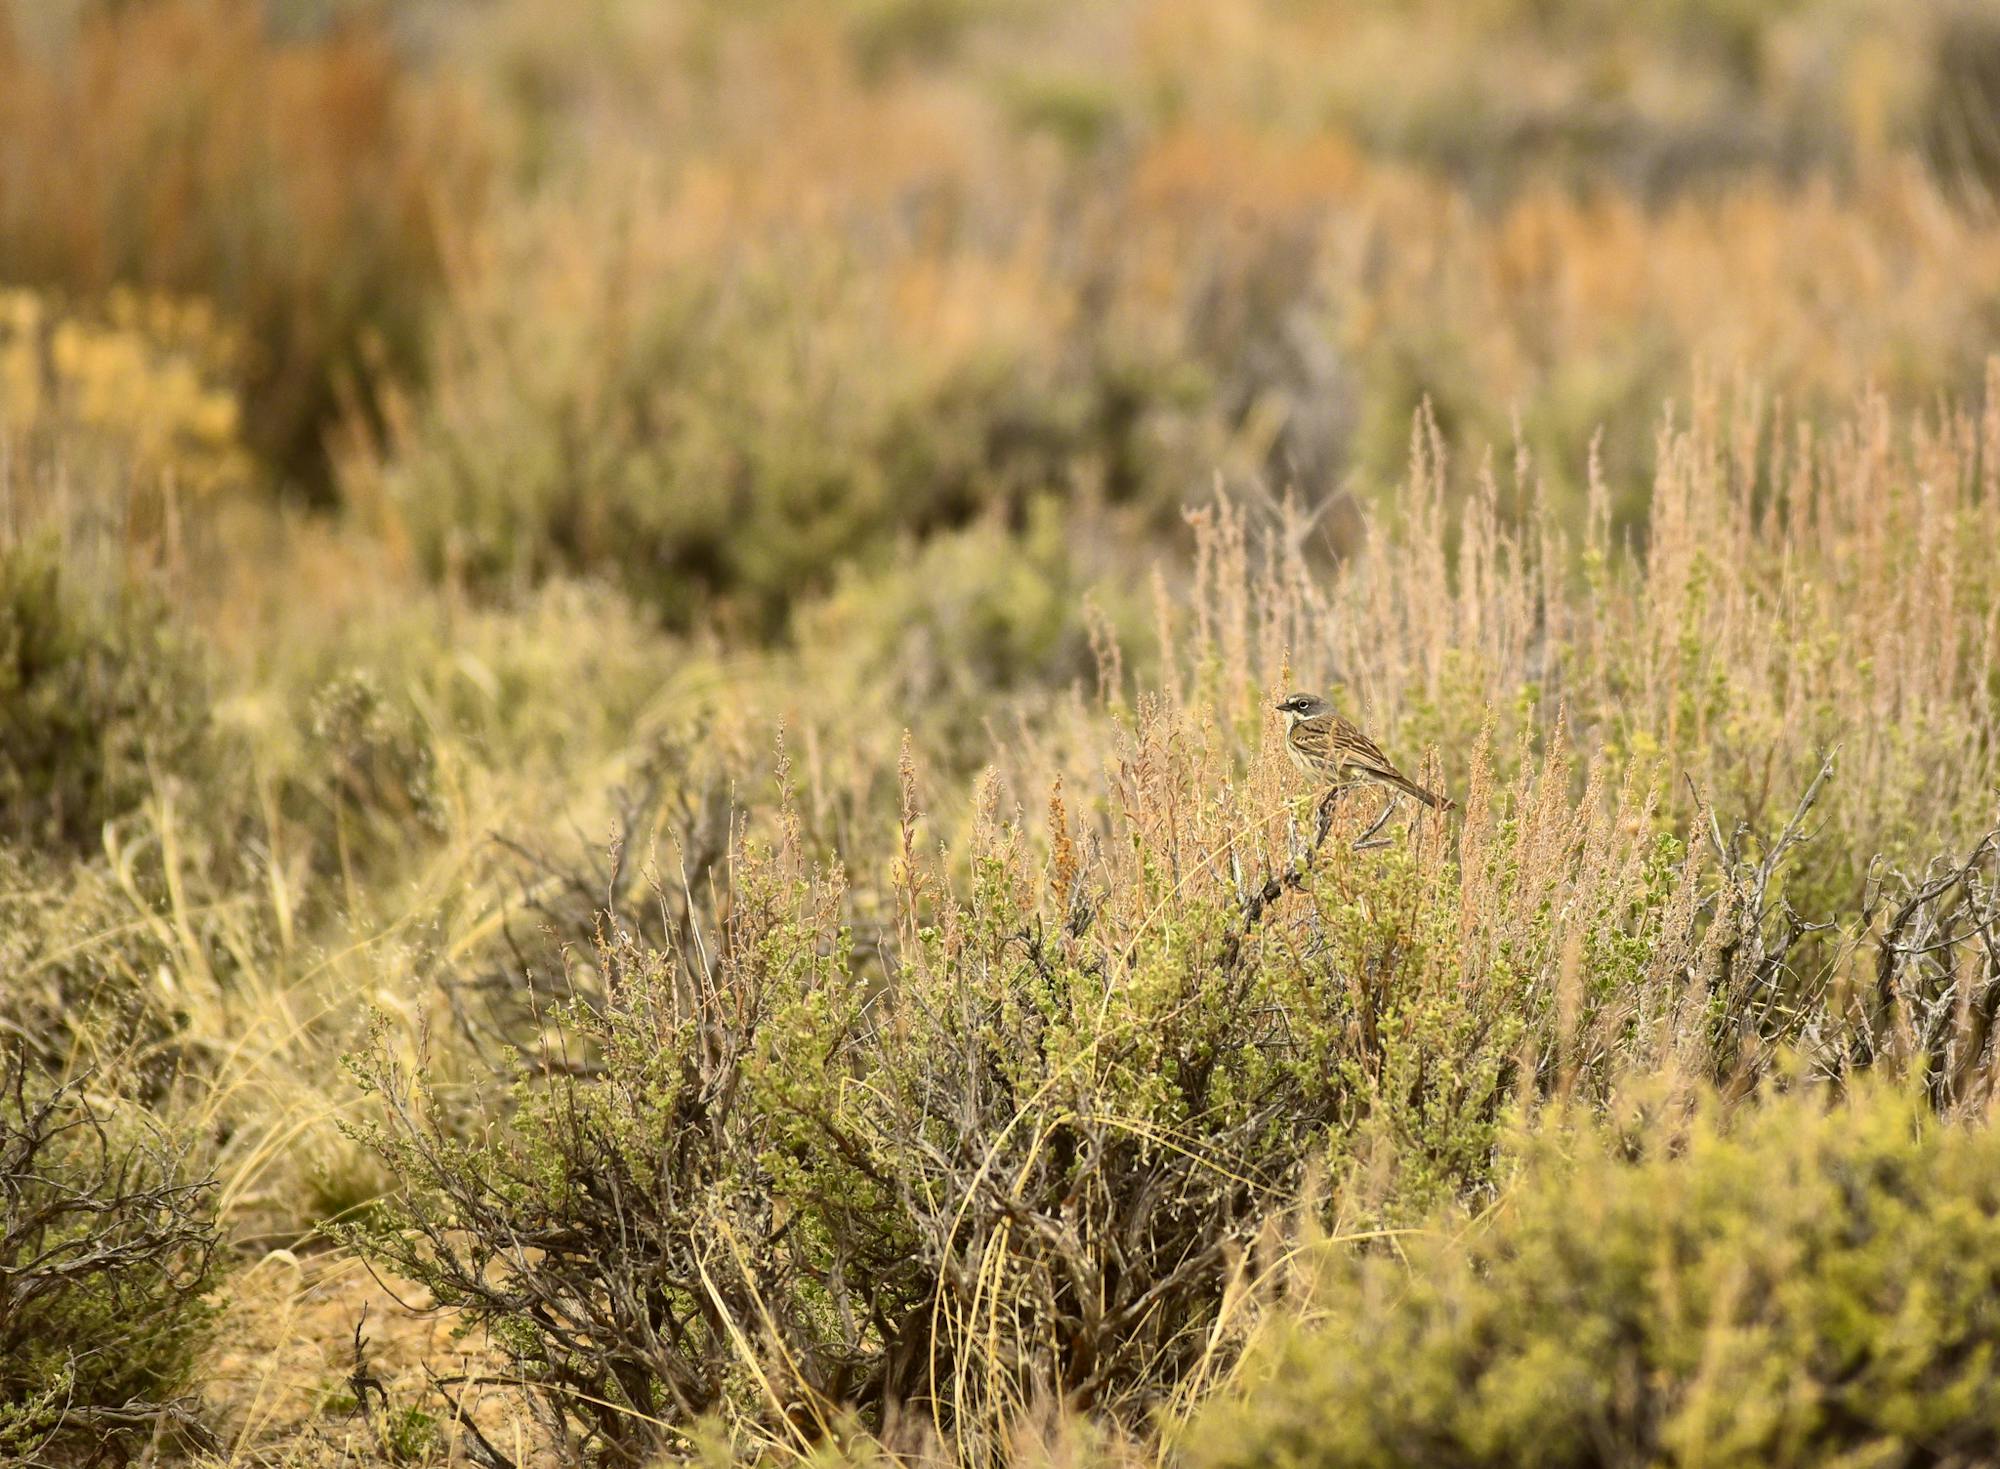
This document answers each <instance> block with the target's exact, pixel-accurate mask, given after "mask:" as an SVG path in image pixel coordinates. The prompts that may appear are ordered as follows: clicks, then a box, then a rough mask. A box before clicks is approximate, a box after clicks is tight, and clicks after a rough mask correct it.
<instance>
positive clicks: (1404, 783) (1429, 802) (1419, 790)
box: [1382, 770, 1458, 811]
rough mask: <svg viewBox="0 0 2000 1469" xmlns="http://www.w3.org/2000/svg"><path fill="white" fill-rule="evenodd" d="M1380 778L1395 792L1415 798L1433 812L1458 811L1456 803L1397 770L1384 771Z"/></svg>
mask: <svg viewBox="0 0 2000 1469" xmlns="http://www.w3.org/2000/svg"><path fill="white" fill-rule="evenodd" d="M1382 778H1383V779H1384V780H1386V781H1388V782H1389V784H1390V785H1392V786H1394V787H1395V788H1396V789H1397V790H1399V791H1403V792H1406V793H1407V794H1409V795H1412V796H1415V797H1416V798H1417V799H1418V800H1419V801H1422V802H1423V803H1424V804H1425V805H1426V806H1428V807H1430V808H1431V809H1432V810H1433V811H1456V810H1457V809H1458V802H1456V801H1454V800H1452V799H1451V798H1450V797H1449V796H1440V795H1439V794H1438V793H1437V792H1436V791H1433V790H1427V789H1425V788H1424V787H1423V786H1420V785H1418V784H1417V783H1416V782H1415V781H1413V780H1411V779H1410V778H1409V777H1408V776H1407V775H1404V774H1403V773H1402V772H1401V771H1399V770H1385V771H1383V772H1382Z"/></svg>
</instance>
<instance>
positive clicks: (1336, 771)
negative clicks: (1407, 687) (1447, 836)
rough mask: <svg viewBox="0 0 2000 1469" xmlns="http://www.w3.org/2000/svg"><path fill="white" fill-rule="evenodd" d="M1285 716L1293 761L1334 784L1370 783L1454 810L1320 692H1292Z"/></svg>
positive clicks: (1281, 705) (1281, 708)
mask: <svg viewBox="0 0 2000 1469" xmlns="http://www.w3.org/2000/svg"><path fill="white" fill-rule="evenodd" d="M1278 712H1279V713H1281V714H1283V715H1284V716H1285V748H1286V750H1288V751H1289V752H1290V753H1291V757H1292V763H1293V764H1294V765H1296V766H1298V767H1299V769H1301V770H1303V771H1304V772H1305V773H1306V774H1307V775H1308V776H1310V777H1312V779H1313V780H1315V781H1321V782H1324V783H1325V784H1327V785H1330V786H1343V785H1354V784H1357V783H1359V782H1362V781H1371V782H1373V783H1374V784H1376V785H1385V786H1389V787H1391V788H1393V789H1395V790H1399V791H1403V792H1405V793H1406V794H1408V795H1412V796H1415V797H1416V798H1417V799H1418V800H1419V801H1422V802H1423V803H1424V804H1425V805H1426V806H1432V807H1435V808H1436V809H1438V810H1440V811H1449V810H1451V809H1452V808H1453V805H1454V803H1453V802H1451V801H1448V800H1446V799H1445V798H1444V797H1443V796H1440V795H1438V794H1437V793H1436V792H1435V791H1427V790H1425V789H1424V788H1423V787H1422V786H1420V785H1418V784H1417V783H1416V782H1415V781H1413V780H1411V779H1410V778H1409V777H1408V776H1407V775H1405V774H1403V772H1402V771H1400V770H1398V769H1397V768H1396V766H1395V763H1394V762H1393V761H1391V760H1390V759H1389V757H1388V756H1387V755H1384V754H1383V753H1382V750H1381V747H1380V746H1378V745H1377V744H1376V743H1375V742H1374V741H1373V740H1371V739H1369V738H1368V736H1367V735H1365V734H1363V733H1362V732H1361V731H1360V730H1359V729H1357V728H1355V726H1354V725H1353V724H1352V723H1351V722H1350V721H1348V720H1346V719H1343V718H1342V717H1341V716H1340V715H1339V714H1336V713H1335V712H1334V708H1333V705H1331V704H1329V703H1327V701H1326V700H1324V699H1322V698H1321V697H1320V696H1319V695H1317V694H1292V695H1289V696H1288V697H1286V698H1285V699H1283V700H1282V701H1280V703H1279V704H1278Z"/></svg>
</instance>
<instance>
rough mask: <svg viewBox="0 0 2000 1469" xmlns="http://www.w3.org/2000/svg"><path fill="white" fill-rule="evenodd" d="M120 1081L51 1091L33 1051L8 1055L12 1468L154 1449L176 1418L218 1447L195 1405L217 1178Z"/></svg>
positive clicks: (0, 1141)
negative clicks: (128, 1099)
mask: <svg viewBox="0 0 2000 1469" xmlns="http://www.w3.org/2000/svg"><path fill="white" fill-rule="evenodd" d="M107 1075H108V1073H107V1074H97V1075H88V1076H85V1077H83V1078H80V1079H78V1080H75V1081H69V1082H64V1083H60V1084H50V1083H46V1082H44V1081H42V1080H41V1079H40V1077H39V1076H38V1075H36V1074H35V1072H34V1071H33V1070H32V1069H31V1068H30V1067H29V1066H28V1065H27V1064H26V1062H25V1060H24V1059H23V1057H22V1056H21V1054H20V1052H19V1048H18V1047H16V1048H15V1049H14V1051H13V1052H12V1053H10V1054H9V1055H7V1056H6V1057H5V1059H4V1060H0V1458H6V1459H8V1460H9V1461H10V1462H29V1463H32V1462H42V1459H41V1455H42V1453H43V1452H44V1451H45V1450H47V1449H49V1448H50V1447H51V1445H54V1444H57V1443H62V1442H66V1441H68V1440H71V1439H74V1438H79V1437H80V1438H81V1439H82V1441H83V1442H85V1443H86V1444H90V1443H94V1444H96V1445H98V1446H100V1447H101V1446H103V1445H105V1444H109V1443H117V1442H121V1441H123V1442H126V1443H128V1444H129V1442H130V1441H131V1440H132V1439H133V1438H135V1437H136V1438H137V1439H139V1440H140V1441H141V1442H143V1441H144V1440H145V1439H147V1438H151V1437H154V1436H155V1435H156V1432H157V1430H158V1429H160V1428H161V1427H162V1420H163V1419H164V1420H166V1422H167V1423H168V1424H171V1425H173V1426H176V1427H178V1428H180V1429H182V1430H184V1431H186V1432H187V1433H189V1434H190V1435H192V1436H193V1438H194V1439H195V1440H196V1441H197V1442H206V1441H207V1435H206V1433H205V1431H204V1430H203V1429H202V1428H201V1426H200V1424H199V1422H198V1420H196V1419H195V1418H194V1417H193V1416H192V1415H191V1413H190V1411H189V1409H188V1406H187V1404H186V1403H185V1402H183V1401H181V1398H182V1394H183V1391H184V1389H185V1388H186V1387H187V1385H188V1383H189V1381H190V1380H191V1378H192V1376H193V1373H194V1369H195V1367H196V1364H197V1362H198V1358H199V1353H200V1350H201V1347H202V1345H203V1343H204V1342H205V1340H206V1338H207V1334H208V1330H209V1327H210V1325H211V1323H212V1321H213V1315H214V1313H213V1310H212V1308H211V1306H210V1304H209V1303H208V1301H207V1299H206V1295H207V1292H208V1290H209V1289H210V1287H211V1286H212V1285H213V1284H214V1282H215V1278H216V1272H217V1267H218V1264H219V1261H218V1259H217V1254H216V1251H217V1246H218V1239H219V1236H218V1233H217V1230H216V1226H215V1221H214V1218H213V1216H212V1212H211V1210H212V1199H211V1191H212V1190H213V1188H214V1180H213V1179H212V1178H210V1177H208V1176H207V1175H206V1174H205V1173H204V1172H203V1170H202V1169H201V1168H200V1167H199V1165H198V1162H197V1160H196V1150H195V1147H194V1145H193V1143H192V1142H191V1141H190V1140H188V1139H186V1138H181V1137H176V1136H174V1135H173V1134H172V1133H171V1132H169V1131H168V1130H167V1129H166V1128H165V1127H164V1126H162V1125H161V1124H160V1123H159V1122H158V1121H157V1120H155V1119H154V1118H153V1117H151V1116H150V1115H149V1114H147V1113H145V1112H144V1111H143V1110H141V1109H139V1108H138V1107H136V1106H134V1105H131V1104H121V1103H118V1102H116V1101H107V1100H106V1099H105V1098H104V1097H103V1096H102V1095H101V1094H100V1092H99V1088H101V1087H103V1086H104V1085H106V1078H107ZM168 1441H169V1442H172V1441H173V1439H172V1437H169V1439H168ZM209 1446H210V1447H212V1446H213V1445H212V1443H211V1444H209ZM16 1456H18V1458H17V1457H16Z"/></svg>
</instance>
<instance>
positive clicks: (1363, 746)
mask: <svg viewBox="0 0 2000 1469" xmlns="http://www.w3.org/2000/svg"><path fill="white" fill-rule="evenodd" d="M1333 754H1334V758H1335V759H1337V760H1339V761H1340V762H1341V763H1342V764H1344V765H1353V766H1357V767H1359V768H1360V769H1363V770H1370V771H1374V772H1376V773H1378V774H1381V775H1395V776H1400V775H1402V773H1403V772H1402V771H1400V770H1398V769H1397V768H1396V763H1395V762H1394V761H1393V760H1391V759H1390V758H1389V757H1388V756H1387V755H1384V754H1383V753H1382V747H1381V746H1380V745H1378V744H1376V743H1375V742H1374V741H1373V740H1371V739H1369V738H1368V736H1367V735H1365V734H1363V733H1362V732H1361V731H1360V730H1359V729H1357V728H1355V727H1354V725H1352V724H1350V723H1349V722H1348V721H1347V720H1345V719H1339V718H1336V719H1335V720H1334V722H1333Z"/></svg>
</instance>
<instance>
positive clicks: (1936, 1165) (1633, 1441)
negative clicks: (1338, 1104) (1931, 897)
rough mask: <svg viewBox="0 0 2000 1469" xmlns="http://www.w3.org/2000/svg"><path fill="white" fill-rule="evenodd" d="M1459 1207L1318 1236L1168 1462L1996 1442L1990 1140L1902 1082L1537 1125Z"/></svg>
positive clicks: (1787, 1459) (1971, 1446) (1556, 1459)
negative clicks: (1492, 1200) (1264, 1335)
mask: <svg viewBox="0 0 2000 1469" xmlns="http://www.w3.org/2000/svg"><path fill="white" fill-rule="evenodd" d="M1515 1166H1517V1167H1518V1170H1519V1171H1518V1174H1517V1176H1516V1177H1515V1178H1514V1179H1513V1181H1512V1183H1511V1184H1510V1186H1509V1187H1507V1188H1506V1189H1505V1191H1504V1192H1503V1194H1502V1196H1501V1198H1500V1200H1499V1201H1498V1202H1497V1203H1496V1204H1494V1205H1493V1207H1491V1208H1490V1209H1488V1210H1486V1211H1485V1212H1484V1213H1483V1214H1481V1215H1480V1216H1479V1217H1477V1218H1467V1217H1466V1216H1465V1215H1464V1214H1462V1213H1458V1214H1445V1215H1443V1216H1440V1217H1438V1218H1436V1219H1434V1220H1432V1221H1430V1227H1429V1228H1428V1229H1426V1230H1418V1231H1412V1232H1410V1233H1408V1234H1405V1235H1403V1236H1401V1237H1400V1238H1399V1241H1398V1246H1399V1248H1398V1251H1397V1253H1396V1255H1394V1256H1391V1255H1389V1254H1387V1253H1385V1252H1375V1253H1362V1252H1358V1251H1355V1250H1353V1249H1351V1248H1348V1247H1340V1246H1335V1247H1329V1248H1328V1249H1327V1263H1326V1266H1325V1270H1324V1274H1323V1277H1322V1278H1321V1279H1320V1280H1319V1282H1318V1283H1317V1286H1316V1288H1315V1289H1314V1292H1313V1296H1312V1311H1311V1315H1312V1317H1313V1319H1314V1320H1316V1321H1317V1322H1319V1323H1321V1324H1320V1325H1319V1326H1318V1327H1316V1328H1315V1329H1312V1330H1309V1331H1297V1332H1294V1333H1293V1334H1292V1336H1291V1338H1290V1339H1289V1340H1288V1341H1287V1342H1286V1343H1285V1344H1284V1345H1283V1347H1282V1348H1281V1349H1279V1350H1277V1351H1276V1352H1275V1354H1274V1355H1273V1356H1272V1357H1271V1358H1270V1359H1269V1360H1267V1361H1265V1362H1262V1363H1260V1364H1258V1366H1259V1368H1260V1369H1261V1370H1262V1371H1263V1372H1264V1373H1265V1374H1267V1375H1266V1377H1265V1379H1264V1380H1261V1381H1259V1382H1258V1384H1257V1385H1256V1386H1254V1387H1253V1388H1251V1389H1250V1390H1249V1391H1248V1392H1247V1394H1246V1395H1245V1396H1244V1397H1243V1399H1242V1400H1241V1401H1240V1402H1238V1403H1235V1404H1232V1405H1230V1406H1228V1407H1225V1408H1218V1409H1217V1410H1215V1411H1214V1412H1212V1413H1210V1414H1209V1415H1208V1416H1207V1418H1206V1420H1205V1421H1204V1422H1203V1423H1201V1424H1200V1425H1199V1426H1198V1428H1197V1430H1196V1432H1195V1434H1194V1435H1193V1439H1192V1443H1191V1445H1190V1453H1189V1462H1190V1463H1191V1464H1194V1465H1196V1466H1200V1469H1230V1466H1250V1465H1290V1466H1296V1469H1317V1466H1326V1469H1333V1466H1357V1469H1358V1466H1363V1465H1398V1464H1412V1463H1422V1464H1435V1465H1440V1466H1475V1465H1503V1464H1522V1463H1535V1464H1547V1465H1552V1466H1560V1465H1577V1466H1582V1465H1603V1466H1626V1465H1630V1466H1638V1465H1649V1464H1663V1463H1677V1464H1693V1463H1701V1464H1716V1465H1745V1466H1748V1465H1773V1466H1788V1465H1797V1466H1806V1465H1820V1464H1828V1463H1867V1464H1884V1465H1898V1464H1975V1463H1985V1462H1989V1461H1990V1460H1991V1459H1992V1458H1993V1457H1994V1455H1995V1454H1996V1453H2000V1386H1996V1379H1995V1376H1994V1373H1993V1351H1994V1343H1995V1341H1996V1340H2000V1135H1996V1134H1995V1133H1994V1132H1993V1131H1992V1130H1991V1129H1988V1128H1957V1127H1953V1126H1950V1125H1947V1124H1942V1123H1940V1122H1938V1121H1937V1120H1935V1119H1934V1118H1933V1117H1931V1116H1930V1115H1929V1114H1928V1111H1927V1109H1925V1108H1924V1107H1923V1106H1922V1104H1921V1102H1920V1101H1918V1100H1917V1099H1916V1098H1914V1097H1913V1096H1912V1095H1911V1094H1910V1093H1909V1091H1908V1090H1907V1089H1903V1088H1896V1087H1890V1086H1883V1085H1873V1086H1864V1087H1861V1088H1859V1089H1858V1091H1857V1092H1855V1093H1854V1094H1852V1095H1850V1096H1849V1097H1847V1098H1846V1099H1845V1100H1837V1099H1833V1098H1830V1097H1827V1096H1825V1095H1824V1094H1822V1093H1821V1092H1819V1091H1818V1090H1817V1089H1807V1090H1803V1091H1801V1092H1799V1093H1797V1094H1795V1095H1793V1096H1790V1097H1777V1098H1767V1099H1765V1100H1763V1101H1762V1102H1761V1103H1760V1104H1759V1105H1756V1106H1751V1107H1747V1108H1743V1109H1741V1110H1740V1111H1738V1112H1736V1113H1735V1114H1734V1115H1729V1114H1727V1113H1726V1112H1725V1111H1724V1109H1722V1108H1720V1107H1719V1106H1716V1105H1710V1106H1708V1107H1707V1108H1706V1109H1705V1110H1704V1111H1703V1112H1702V1114H1701V1115H1700V1116H1699V1118H1698V1119H1697V1120H1696V1121H1694V1122H1693V1123H1692V1124H1691V1125H1688V1124H1684V1123H1679V1122H1676V1121H1675V1120H1674V1118H1673V1117H1672V1116H1671V1115H1663V1114H1662V1113H1660V1112H1657V1111H1655V1112H1652V1113H1650V1114H1647V1113H1645V1112H1632V1113H1619V1112H1614V1113H1613V1114H1612V1117H1611V1118H1610V1119H1609V1120H1608V1121H1606V1122H1604V1123H1601V1124H1600V1123H1593V1122H1589V1121H1583V1122H1581V1123H1579V1124H1576V1125H1573V1126H1569V1127H1563V1126H1559V1125H1555V1124H1551V1125H1549V1126H1547V1127H1545V1128H1544V1129H1543V1130H1542V1131H1541V1132H1540V1133H1538V1134H1537V1135H1535V1136H1533V1137H1531V1138H1530V1139H1528V1140H1527V1143H1526V1146H1525V1151H1524V1152H1523V1153H1522V1155H1521V1156H1520V1158H1519V1161H1518V1164H1517V1165H1515Z"/></svg>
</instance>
